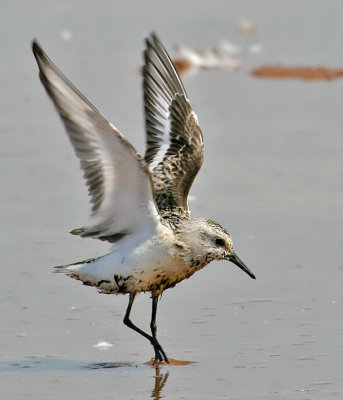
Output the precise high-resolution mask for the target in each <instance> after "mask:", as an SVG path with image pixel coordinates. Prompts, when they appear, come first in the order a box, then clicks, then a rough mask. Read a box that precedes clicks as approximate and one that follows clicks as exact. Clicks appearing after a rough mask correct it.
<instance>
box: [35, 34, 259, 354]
mask: <svg viewBox="0 0 343 400" xmlns="http://www.w3.org/2000/svg"><path fill="white" fill-rule="evenodd" d="M32 48H33V53H34V56H35V58H36V60H37V63H38V66H39V71H40V74H39V76H40V79H41V81H42V83H43V85H44V87H45V89H46V91H47V93H48V95H49V96H50V98H51V99H52V101H53V103H54V105H55V107H56V109H57V111H58V113H59V114H60V117H61V118H62V121H63V123H64V125H65V128H66V130H67V133H68V135H69V138H70V140H71V143H72V145H73V147H74V150H75V153H76V155H77V157H78V158H79V159H80V165H81V169H82V170H83V173H84V177H85V180H86V184H87V186H88V193H89V196H90V202H91V214H90V217H89V219H88V222H87V224H86V225H85V226H83V227H82V228H79V229H74V230H73V231H71V233H72V234H74V235H80V236H81V237H92V238H96V239H100V240H105V241H108V242H110V243H112V244H113V247H112V248H111V250H110V252H109V253H108V254H106V255H104V256H102V257H98V258H94V259H90V260H85V261H81V262H77V263H73V264H69V265H65V266H61V267H56V268H57V271H59V272H65V273H66V274H68V275H70V276H71V277H72V278H75V279H79V280H80V281H82V282H83V283H84V284H86V285H90V286H95V287H97V288H98V290H99V291H100V292H102V293H114V294H126V293H128V294H129V304H128V307H127V310H126V313H125V317H124V323H125V324H126V325H127V326H128V327H130V328H132V329H133V330H135V331H136V332H138V333H139V334H141V335H143V336H144V337H145V338H146V339H148V340H149V341H150V343H151V344H152V346H153V347H154V351H155V361H156V362H162V361H165V362H168V358H167V356H166V354H165V352H164V351H163V349H162V347H161V345H160V344H159V342H158V340H157V336H156V331H157V327H156V312H157V303H158V299H159V296H160V295H161V294H162V293H163V291H164V290H166V289H168V288H172V287H174V286H175V285H176V284H177V283H179V282H181V281H182V280H183V279H186V278H189V277H190V276H191V275H193V274H194V273H195V272H196V271H198V270H200V269H201V268H203V267H204V266H205V265H207V264H208V263H209V262H211V261H213V260H228V261H231V262H233V263H234V264H236V265H237V266H238V267H239V268H241V269H242V270H243V271H244V272H246V273H247V274H248V275H249V276H250V277H251V278H253V279H255V276H254V274H253V273H252V272H251V271H250V270H249V269H248V267H247V266H246V265H245V264H244V263H243V261H242V260H241V259H240V258H239V257H238V256H237V254H236V253H235V252H234V250H233V245H232V240H231V237H230V235H229V233H228V232H227V231H226V230H225V229H224V228H223V227H222V226H221V225H219V224H218V223H217V222H214V221H212V220H209V219H205V218H190V213H189V209H188V203H187V196H188V192H189V190H190V187H191V185H192V182H193V180H194V178H195V176H196V174H197V172H198V171H199V169H200V167H201V164H202V162H203V136H202V133H201V130H200V127H199V124H198V118H197V116H196V115H195V113H194V111H193V109H192V107H191V104H190V102H189V100H188V97H187V94H186V91H185V89H184V87H183V84H182V82H181V80H180V77H179V75H178V74H177V72H176V70H175V68H174V66H173V63H172V61H171V59H170V57H169V55H168V53H167V51H166V50H165V48H164V47H163V45H162V43H161V42H160V40H159V39H158V37H157V36H156V34H154V33H152V34H151V35H150V36H149V38H147V39H146V49H145V52H144V61H145V63H144V67H143V91H144V110H145V125H146V144H147V148H146V153H145V156H144V158H142V157H141V156H140V155H139V154H138V153H137V152H136V150H135V149H134V148H133V146H132V145H131V144H130V143H129V142H128V141H127V140H126V139H125V138H124V136H123V135H122V134H121V133H120V132H119V131H118V129H117V128H115V127H114V126H113V125H112V124H111V123H109V122H108V121H107V120H106V119H105V118H104V117H103V116H102V115H101V114H100V112H99V111H98V110H97V109H96V108H95V107H94V106H93V105H92V104H91V103H90V102H89V101H88V100H87V99H86V98H85V97H84V96H83V95H82V94H81V93H80V92H79V91H78V90H77V89H76V88H75V87H74V86H73V84H72V83H71V82H70V81H69V80H68V79H67V78H66V77H65V76H64V75H63V74H62V72H61V71H60V70H59V69H58V68H57V67H56V66H55V64H54V63H53V62H52V61H51V60H50V59H49V58H48V56H47V55H46V54H45V52H44V51H43V50H42V48H41V47H40V46H39V44H38V43H37V41H33V44H32ZM139 292H151V297H152V314H151V323H150V327H151V335H150V334H148V333H146V332H144V331H143V330H141V329H140V328H138V327H137V326H136V325H134V324H133V323H132V321H131V320H130V312H131V308H132V304H133V302H134V299H135V297H136V295H137V293H139Z"/></svg>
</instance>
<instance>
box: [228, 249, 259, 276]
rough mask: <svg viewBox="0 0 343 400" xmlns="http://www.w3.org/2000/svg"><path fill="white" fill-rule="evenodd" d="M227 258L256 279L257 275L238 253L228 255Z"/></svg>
mask: <svg viewBox="0 0 343 400" xmlns="http://www.w3.org/2000/svg"><path fill="white" fill-rule="evenodd" d="M227 260H229V261H231V262H233V263H234V264H236V265H237V267H239V268H240V269H241V270H243V271H244V272H245V273H247V274H248V275H249V276H250V278H252V279H256V276H255V275H254V274H253V273H252V272H251V271H250V269H249V268H248V267H247V266H246V265H245V264H244V262H243V261H242V260H241V259H240V258H239V257H238V255H237V254H236V253H232V254H230V255H228V257H227Z"/></svg>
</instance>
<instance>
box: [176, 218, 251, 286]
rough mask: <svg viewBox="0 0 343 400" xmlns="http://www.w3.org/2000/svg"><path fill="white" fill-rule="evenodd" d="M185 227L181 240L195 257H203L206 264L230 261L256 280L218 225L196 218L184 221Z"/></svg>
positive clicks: (229, 237)
mask: <svg viewBox="0 0 343 400" xmlns="http://www.w3.org/2000/svg"><path fill="white" fill-rule="evenodd" d="M185 225H187V227H186V226H185V227H184V228H183V231H184V234H183V235H182V240H183V241H184V242H185V243H186V244H187V245H188V246H189V247H190V248H191V249H192V252H193V254H194V255H195V256H196V257H199V256H200V257H203V258H205V259H206V261H208V262H210V261H212V260H227V261H231V262H232V263H234V264H236V265H237V266H238V267H239V268H240V269H241V270H243V271H244V272H245V273H247V274H248V275H249V276H250V277H251V278H252V279H256V277H255V275H254V274H253V273H252V272H251V271H250V269H249V268H248V267H247V266H246V265H245V264H244V262H243V261H242V260H241V259H240V258H239V257H238V255H237V254H236V253H235V252H234V250H233V244H232V239H231V236H230V234H229V232H227V230H226V229H224V228H223V227H222V226H221V225H220V224H218V223H217V222H214V221H212V220H209V219H203V218H196V219H192V220H187V222H186V221H185ZM185 228H186V229H185Z"/></svg>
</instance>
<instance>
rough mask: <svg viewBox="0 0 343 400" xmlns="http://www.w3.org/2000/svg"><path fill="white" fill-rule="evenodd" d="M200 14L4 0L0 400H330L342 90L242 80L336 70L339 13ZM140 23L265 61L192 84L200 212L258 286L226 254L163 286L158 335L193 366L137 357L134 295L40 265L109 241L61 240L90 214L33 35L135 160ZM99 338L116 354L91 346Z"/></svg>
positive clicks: (282, 8) (337, 330)
mask: <svg viewBox="0 0 343 400" xmlns="http://www.w3.org/2000/svg"><path fill="white" fill-rule="evenodd" d="M197 4H198V3H195V2H192V1H189V2H186V3H185V2H182V3H181V2H179V1H176V2H173V5H171V4H169V3H167V2H163V1H162V2H161V1H155V0H154V1H151V2H130V4H129V5H123V4H122V2H115V1H111V2H109V1H99V2H96V3H94V2H82V3H81V2H80V1H76V2H73V5H70V4H69V3H67V2H64V1H61V2H58V4H57V3H55V2H49V1H48V2H41V1H36V2H35V3H34V4H30V5H29V4H26V3H23V4H20V6H19V3H15V2H6V1H5V2H4V4H3V5H2V12H1V16H0V18H1V19H2V21H1V24H0V30H1V35H0V38H1V39H0V40H1V48H2V51H3V54H4V57H3V61H2V63H1V67H0V79H1V95H0V101H1V107H0V110H1V119H0V121H1V122H0V134H1V143H2V146H1V150H0V164H1V166H0V170H1V171H2V172H1V175H0V179H1V182H0V184H1V188H2V196H1V208H0V213H1V226H2V230H1V241H0V243H1V254H2V262H1V280H0V309H1V325H0V354H1V356H0V395H1V398H4V399H15V400H17V399H26V398H27V399H32V398H35V399H38V400H39V399H44V400H45V399H59V398H62V397H64V398H73V399H85V398H86V399H93V398H101V399H160V398H165V399H170V400H171V399H222V398H227V399H235V400H236V399H271V400H274V399H275V400H281V399H282V400H284V399H287V400H293V399H294V400H307V399H311V400H313V399H314V400H317V399H321V400H324V399H325V400H327V399H331V398H332V399H341V398H342V394H343V378H342V372H341V371H342V368H343V362H342V360H343V357H342V356H343V322H342V315H343V307H342V305H343V295H342V288H343V261H342V254H343V252H342V244H343V234H342V224H343V218H342V202H343V184H342V182H343V179H342V178H343V175H342V145H343V135H342V110H341V109H342V93H343V90H342V89H343V81H340V80H336V81H332V82H311V83H309V82H301V81H277V80H275V81H269V80H258V79H254V78H253V77H251V76H250V75H249V71H250V70H251V69H252V68H256V67H258V66H260V65H263V64H265V63H277V62H280V63H282V64H287V65H290V64H292V65H293V64H294V65H314V66H315V65H325V66H328V67H333V68H334V67H341V66H342V65H343V55H342V52H341V42H342V37H343V28H342V24H341V15H342V11H343V9H342V8H343V6H342V4H341V2H340V1H338V0H335V1H331V2H330V7H328V6H327V5H325V2H322V1H319V0H317V1H312V2H311V7H309V6H308V2H306V1H299V2H297V5H296V6H292V5H291V3H290V2H289V1H286V0H283V1H279V2H278V6H277V7H275V3H274V2H272V1H270V0H261V1H258V2H257V1H255V0H251V1H245V2H241V1H212V2H211V3H210V5H207V6H204V7H199V6H196V5H197ZM181 5H182V7H181ZM273 6H274V8H273ZM241 18H251V19H252V20H253V21H254V22H255V23H256V25H257V33H256V34H255V35H251V36H244V35H242V34H239V33H238V32H237V30H236V26H237V23H238V21H239V20H240V19H241ZM290 21H292V23H290ZM14 22H15V24H14ZM152 29H155V30H156V31H157V32H158V33H159V35H160V36H161V38H162V40H163V41H164V43H165V45H166V46H167V48H168V49H171V48H172V45H173V44H175V43H177V42H183V43H185V44H187V45H189V46H197V47H199V48H204V47H206V46H210V45H213V44H216V43H218V42H219V41H220V40H221V39H223V38H226V39H229V40H231V41H233V42H234V43H235V44H239V45H241V46H243V47H244V48H245V49H246V48H247V46H248V45H249V44H253V43H262V45H263V51H262V52H261V53H260V54H259V55H251V54H248V53H246V52H245V53H243V54H242V56H241V57H242V60H243V64H242V67H241V69H240V70H238V71H236V72H233V73H229V72H225V71H216V70H209V71H201V72H199V73H197V74H190V75H186V76H185V77H184V83H185V86H186V89H187V92H188V94H189V96H190V98H191V101H192V104H193V106H194V108H195V110H196V113H197V114H198V116H199V120H200V123H201V127H202V130H203V133H204V137H205V145H206V149H205V150H206V160H205V164H204V166H203V168H202V170H201V172H200V174H199V176H198V177H197V179H196V182H195V184H194V186H193V188H192V193H191V194H192V196H193V197H192V198H193V200H192V202H191V208H192V215H196V216H200V215H202V216H206V217H210V218H212V219H214V220H218V221H219V222H221V223H222V224H223V225H224V226H226V227H227V228H228V229H229V230H230V232H231V234H232V236H233V239H234V243H235V246H236V247H235V249H236V251H237V253H238V254H239V256H240V257H241V258H242V259H243V260H244V261H245V262H246V263H247V265H248V266H249V267H250V268H251V269H252V270H253V271H254V273H255V274H256V276H257V280H256V281H253V280H251V279H249V277H247V276H246V275H245V274H243V273H242V271H240V270H239V269H237V268H236V267H235V266H234V265H233V264H231V263H225V262H220V263H212V264H210V265H209V266H208V267H207V268H205V269H204V270H202V271H200V272H199V273H197V274H196V275H194V276H193V277H192V278H191V279H190V280H187V281H185V282H182V283H181V284H179V285H178V286H177V287H175V288H174V289H173V290H169V291H166V292H165V293H164V295H163V297H162V300H161V302H160V306H159V310H158V329H159V330H158V333H159V339H160V342H161V344H162V345H163V347H164V350H165V351H166V353H167V355H168V356H169V357H171V358H173V359H177V360H185V361H191V362H192V363H191V364H189V365H182V366H179V365H162V366H161V368H160V369H155V368H154V367H152V366H150V365H147V364H146V362H148V361H149V360H150V359H151V357H152V355H153V351H152V348H151V346H150V345H149V343H147V342H146V340H145V339H144V338H142V337H140V336H139V335H137V334H136V333H135V332H131V331H130V330H129V329H128V328H126V327H125V326H124V325H123V324H122V319H123V316H124V312H125V308H126V305H127V301H128V299H127V298H126V297H124V296H105V295H99V294H98V293H97V292H96V290H94V289H93V288H88V287H83V286H82V285H81V284H80V283H79V282H76V281H73V280H72V279H68V278H67V277H64V276H61V275H56V274H52V273H51V270H52V266H53V265H59V264H63V263H67V262H72V261H77V260H79V259H84V258H88V257H92V256H96V255H100V254H103V253H105V252H106V251H107V249H108V247H107V245H106V244H104V243H97V242H96V241H92V240H82V239H79V238H77V237H73V236H71V235H68V233H67V232H68V231H69V230H71V229H73V228H76V227H78V226H81V225H82V224H83V223H84V222H85V220H86V217H87V215H88V210H89V206H88V203H87V194H86V189H85V188H84V185H83V181H82V178H81V176H82V174H81V172H80V171H79V169H78V163H77V161H76V159H75V157H74V154H73V152H72V149H71V146H70V144H69V143H68V139H67V137H66V135H65V134H64V132H63V127H62V124H61V123H60V121H59V119H58V117H57V115H56V112H55V110H54V109H53V107H52V106H51V104H50V102H49V100H48V98H47V96H46V94H45V93H44V91H43V88H42V87H41V85H40V83H39V81H38V78H37V68H36V65H35V63H34V60H33V56H32V55H31V53H30V49H29V42H30V40H31V39H32V38H33V37H37V38H38V39H39V40H40V42H41V44H42V46H43V48H45V49H46V51H47V53H48V54H49V55H50V56H51V58H52V59H53V60H54V61H56V63H57V64H58V65H59V66H60V67H61V68H62V70H63V71H64V72H65V73H66V74H67V75H68V76H69V77H70V79H71V80H72V81H73V82H74V83H75V84H76V85H77V86H78V87H79V88H80V89H81V90H82V92H84V93H85V94H86V95H87V96H88V97H89V98H90V100H91V101H92V102H93V103H94V104H95V105H96V106H97V107H99V109H100V110H101V111H102V112H103V113H104V115H106V116H107V117H108V118H109V119H110V120H111V121H112V122H114V124H115V125H116V126H117V127H118V128H119V129H120V130H121V131H122V132H124V133H125V135H126V136H127V137H128V138H129V140H130V141H131V142H132V143H133V144H134V145H135V146H136V147H137V148H138V149H139V150H140V151H142V150H143V148H144V146H143V144H144V135H143V134H142V132H143V129H142V126H143V125H142V114H141V109H142V105H141V91H140V85H141V82H140V77H139V74H138V70H139V64H140V62H141V52H142V48H143V45H142V39H143V38H144V37H145V36H146V35H147V33H148V32H149V31H151V30H152ZM68 31H69V32H70V33H71V34H72V37H71V39H70V40H65V39H63V37H64V38H68V37H69V36H70V34H69V36H68V35H67V34H66V32H68ZM150 308H151V305H150V299H149V296H148V295H141V296H139V297H138V299H137V300H136V301H135V304H134V308H133V314H132V319H133V321H135V323H136V324H137V325H138V326H141V327H143V328H144V329H146V330H147V329H148V326H149V317H150V315H149V314H150ZM101 341H105V342H108V343H109V344H112V346H110V347H107V348H104V349H103V350H101V347H100V348H99V347H94V346H95V345H96V344H98V343H99V342H101Z"/></svg>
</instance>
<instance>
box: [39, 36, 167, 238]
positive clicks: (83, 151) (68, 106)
mask: <svg viewBox="0 0 343 400" xmlns="http://www.w3.org/2000/svg"><path fill="white" fill-rule="evenodd" d="M32 49H33V53H34V56H35V58H36V60H37V63H38V66H39V70H40V79H41V81H42V83H43V85H44V87H45V89H46V91H47V92H48V94H49V96H50V98H51V99H52V101H53V103H54V105H55V107H56V109H57V111H58V112H59V114H60V117H61V118H62V121H63V123H64V125H65V128H66V130H67V132H68V135H69V138H70V140H71V143H72V145H73V147H74V150H75V153H76V155H77V156H78V158H79V159H80V164H81V169H82V170H83V172H84V178H85V180H86V184H87V186H88V193H89V196H90V202H91V204H92V207H91V215H90V217H89V220H88V223H87V224H86V226H84V227H82V228H80V229H75V230H73V231H72V232H71V233H73V234H76V235H80V236H82V237H87V236H91V237H93V238H98V239H101V240H107V241H109V242H116V241H117V240H119V239H121V238H123V237H124V236H126V235H130V234H136V233H138V234H139V232H141V231H148V232H149V231H150V234H151V233H152V230H153V229H155V228H156V225H157V224H158V223H159V221H160V217H159V214H158V212H157V209H156V205H155V203H154V198H153V194H152V182H151V176H150V173H149V171H148V169H147V168H146V167H145V165H144V164H145V163H144V161H142V160H141V158H140V156H139V155H138V154H137V152H136V151H135V149H134V148H133V147H132V146H131V145H130V143H128V142H127V141H126V140H125V138H124V137H123V136H122V135H121V134H120V132H119V131H118V130H117V129H116V128H115V127H114V126H112V125H111V124H110V123H109V122H108V121H107V120H106V119H105V118H104V117H103V116H102V115H101V114H100V112H99V111H98V110H97V109H96V108H95V107H94V106H93V105H92V104H91V103H90V102H89V101H88V100H87V99H86V98H85V97H84V96H83V95H82V94H81V93H80V92H79V91H78V90H77V89H76V88H75V87H74V86H73V85H72V83H71V82H69V81H68V79H67V78H66V77H65V76H64V75H63V74H62V73H61V72H60V71H59V70H58V68H57V67H56V66H55V65H54V64H53V62H52V61H51V60H50V59H49V58H48V56H47V55H46V54H45V53H44V51H43V50H42V49H41V47H40V46H39V44H38V43H37V42H35V41H34V42H33V44H32Z"/></svg>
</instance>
